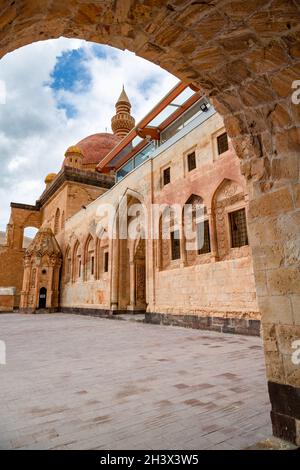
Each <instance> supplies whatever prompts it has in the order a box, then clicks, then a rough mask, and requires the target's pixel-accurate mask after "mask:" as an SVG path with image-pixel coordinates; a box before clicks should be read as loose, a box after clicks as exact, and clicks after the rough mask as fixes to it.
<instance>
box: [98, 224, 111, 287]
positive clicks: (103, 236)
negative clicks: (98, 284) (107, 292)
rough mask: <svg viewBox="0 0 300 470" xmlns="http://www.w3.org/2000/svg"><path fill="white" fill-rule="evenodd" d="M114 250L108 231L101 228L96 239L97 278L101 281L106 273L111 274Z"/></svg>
mask: <svg viewBox="0 0 300 470" xmlns="http://www.w3.org/2000/svg"><path fill="white" fill-rule="evenodd" d="M111 250H112V240H110V239H109V235H108V230H107V229H106V228H105V227H103V226H102V227H101V230H99V231H98V236H97V239H96V278H97V279H100V278H101V277H102V276H103V274H104V273H108V272H109V264H110V257H111Z"/></svg>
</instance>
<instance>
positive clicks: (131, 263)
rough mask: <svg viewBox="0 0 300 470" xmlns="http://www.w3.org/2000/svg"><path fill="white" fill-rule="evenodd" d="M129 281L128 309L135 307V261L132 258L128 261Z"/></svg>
mask: <svg viewBox="0 0 300 470" xmlns="http://www.w3.org/2000/svg"><path fill="white" fill-rule="evenodd" d="M129 273H130V274H129V282H130V307H129V309H130V310H134V309H135V304H136V299H135V262H134V260H133V259H132V260H130V261H129Z"/></svg>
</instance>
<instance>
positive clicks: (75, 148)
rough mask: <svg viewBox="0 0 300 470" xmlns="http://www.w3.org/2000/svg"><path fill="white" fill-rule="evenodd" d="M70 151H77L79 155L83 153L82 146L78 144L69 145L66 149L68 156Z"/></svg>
mask: <svg viewBox="0 0 300 470" xmlns="http://www.w3.org/2000/svg"><path fill="white" fill-rule="evenodd" d="M70 153H77V154H79V155H82V152H81V150H80V148H79V147H78V146H77V145H71V147H69V148H68V149H67V150H66V153H65V156H67V155H68V154H70Z"/></svg>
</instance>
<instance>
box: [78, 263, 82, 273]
mask: <svg viewBox="0 0 300 470" xmlns="http://www.w3.org/2000/svg"><path fill="white" fill-rule="evenodd" d="M80 276H81V261H79V264H78V277H80Z"/></svg>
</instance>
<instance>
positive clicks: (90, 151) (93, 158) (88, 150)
mask: <svg viewBox="0 0 300 470" xmlns="http://www.w3.org/2000/svg"><path fill="white" fill-rule="evenodd" d="M119 142H120V138H119V137H118V136H116V135H114V134H109V133H108V132H103V133H100V134H93V135H90V136H88V137H86V138H85V139H83V140H81V141H80V142H78V144H76V147H79V148H80V150H81V152H82V154H83V161H82V164H83V165H87V164H97V163H99V162H100V161H101V160H102V158H104V157H105V156H106V155H107V154H108V153H109V152H110V151H111V150H112V149H113V148H114V147H115V146H116V145H117V144H118V143H119Z"/></svg>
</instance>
